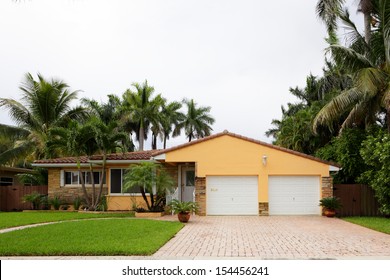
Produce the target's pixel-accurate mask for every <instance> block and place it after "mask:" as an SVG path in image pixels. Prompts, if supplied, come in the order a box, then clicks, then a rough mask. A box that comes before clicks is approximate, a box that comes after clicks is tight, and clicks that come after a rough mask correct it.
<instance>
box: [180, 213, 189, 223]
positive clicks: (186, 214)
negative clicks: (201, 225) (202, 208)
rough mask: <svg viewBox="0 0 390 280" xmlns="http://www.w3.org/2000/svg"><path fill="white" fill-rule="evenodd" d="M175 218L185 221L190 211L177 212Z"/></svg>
mask: <svg viewBox="0 0 390 280" xmlns="http://www.w3.org/2000/svg"><path fill="white" fill-rule="evenodd" d="M177 218H178V219H179V221H180V222H182V223H187V222H188V220H189V219H190V213H178V214H177Z"/></svg>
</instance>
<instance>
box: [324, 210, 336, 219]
mask: <svg viewBox="0 0 390 280" xmlns="http://www.w3.org/2000/svg"><path fill="white" fill-rule="evenodd" d="M324 215H325V216H327V217H328V218H333V217H334V216H335V215H336V211H335V210H329V209H325V211H324Z"/></svg>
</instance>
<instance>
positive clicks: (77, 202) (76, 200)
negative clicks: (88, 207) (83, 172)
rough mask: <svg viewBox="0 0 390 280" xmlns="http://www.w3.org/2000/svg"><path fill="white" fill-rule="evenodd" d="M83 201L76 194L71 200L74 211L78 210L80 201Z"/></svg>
mask: <svg viewBox="0 0 390 280" xmlns="http://www.w3.org/2000/svg"><path fill="white" fill-rule="evenodd" d="M82 202H83V199H82V198H81V197H79V196H77V197H76V198H75V199H74V200H73V208H74V210H75V211H77V210H79V209H80V206H81V203H82Z"/></svg>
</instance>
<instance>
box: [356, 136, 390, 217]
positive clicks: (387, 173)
mask: <svg viewBox="0 0 390 280" xmlns="http://www.w3.org/2000/svg"><path fill="white" fill-rule="evenodd" d="M360 153H361V155H362V157H363V159H364V161H365V163H366V164H367V165H368V166H369V167H370V169H369V170H367V171H365V172H364V173H363V174H362V176H361V178H360V181H361V182H363V183H366V184H368V185H370V186H371V187H372V188H373V189H374V191H375V195H376V197H377V198H378V202H379V203H380V210H381V212H382V213H383V214H386V215H390V134H389V133H387V132H386V131H384V130H380V131H378V133H376V134H374V135H370V136H368V137H367V139H366V140H365V141H364V142H363V144H362V148H361V150H360Z"/></svg>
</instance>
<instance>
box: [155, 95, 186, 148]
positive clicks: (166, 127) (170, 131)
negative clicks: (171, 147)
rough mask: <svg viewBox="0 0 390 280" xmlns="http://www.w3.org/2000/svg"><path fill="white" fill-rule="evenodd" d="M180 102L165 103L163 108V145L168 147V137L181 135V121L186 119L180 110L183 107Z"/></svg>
mask: <svg viewBox="0 0 390 280" xmlns="http://www.w3.org/2000/svg"><path fill="white" fill-rule="evenodd" d="M182 106H183V105H182V103H180V102H176V101H173V102H170V103H164V104H163V106H162V109H161V120H160V122H161V126H162V131H163V141H164V142H163V147H164V149H166V146H167V139H169V137H170V135H172V137H175V136H178V135H180V123H182V122H183V121H184V118H185V115H184V114H183V113H182V112H180V111H179V110H180V109H181V108H182Z"/></svg>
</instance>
